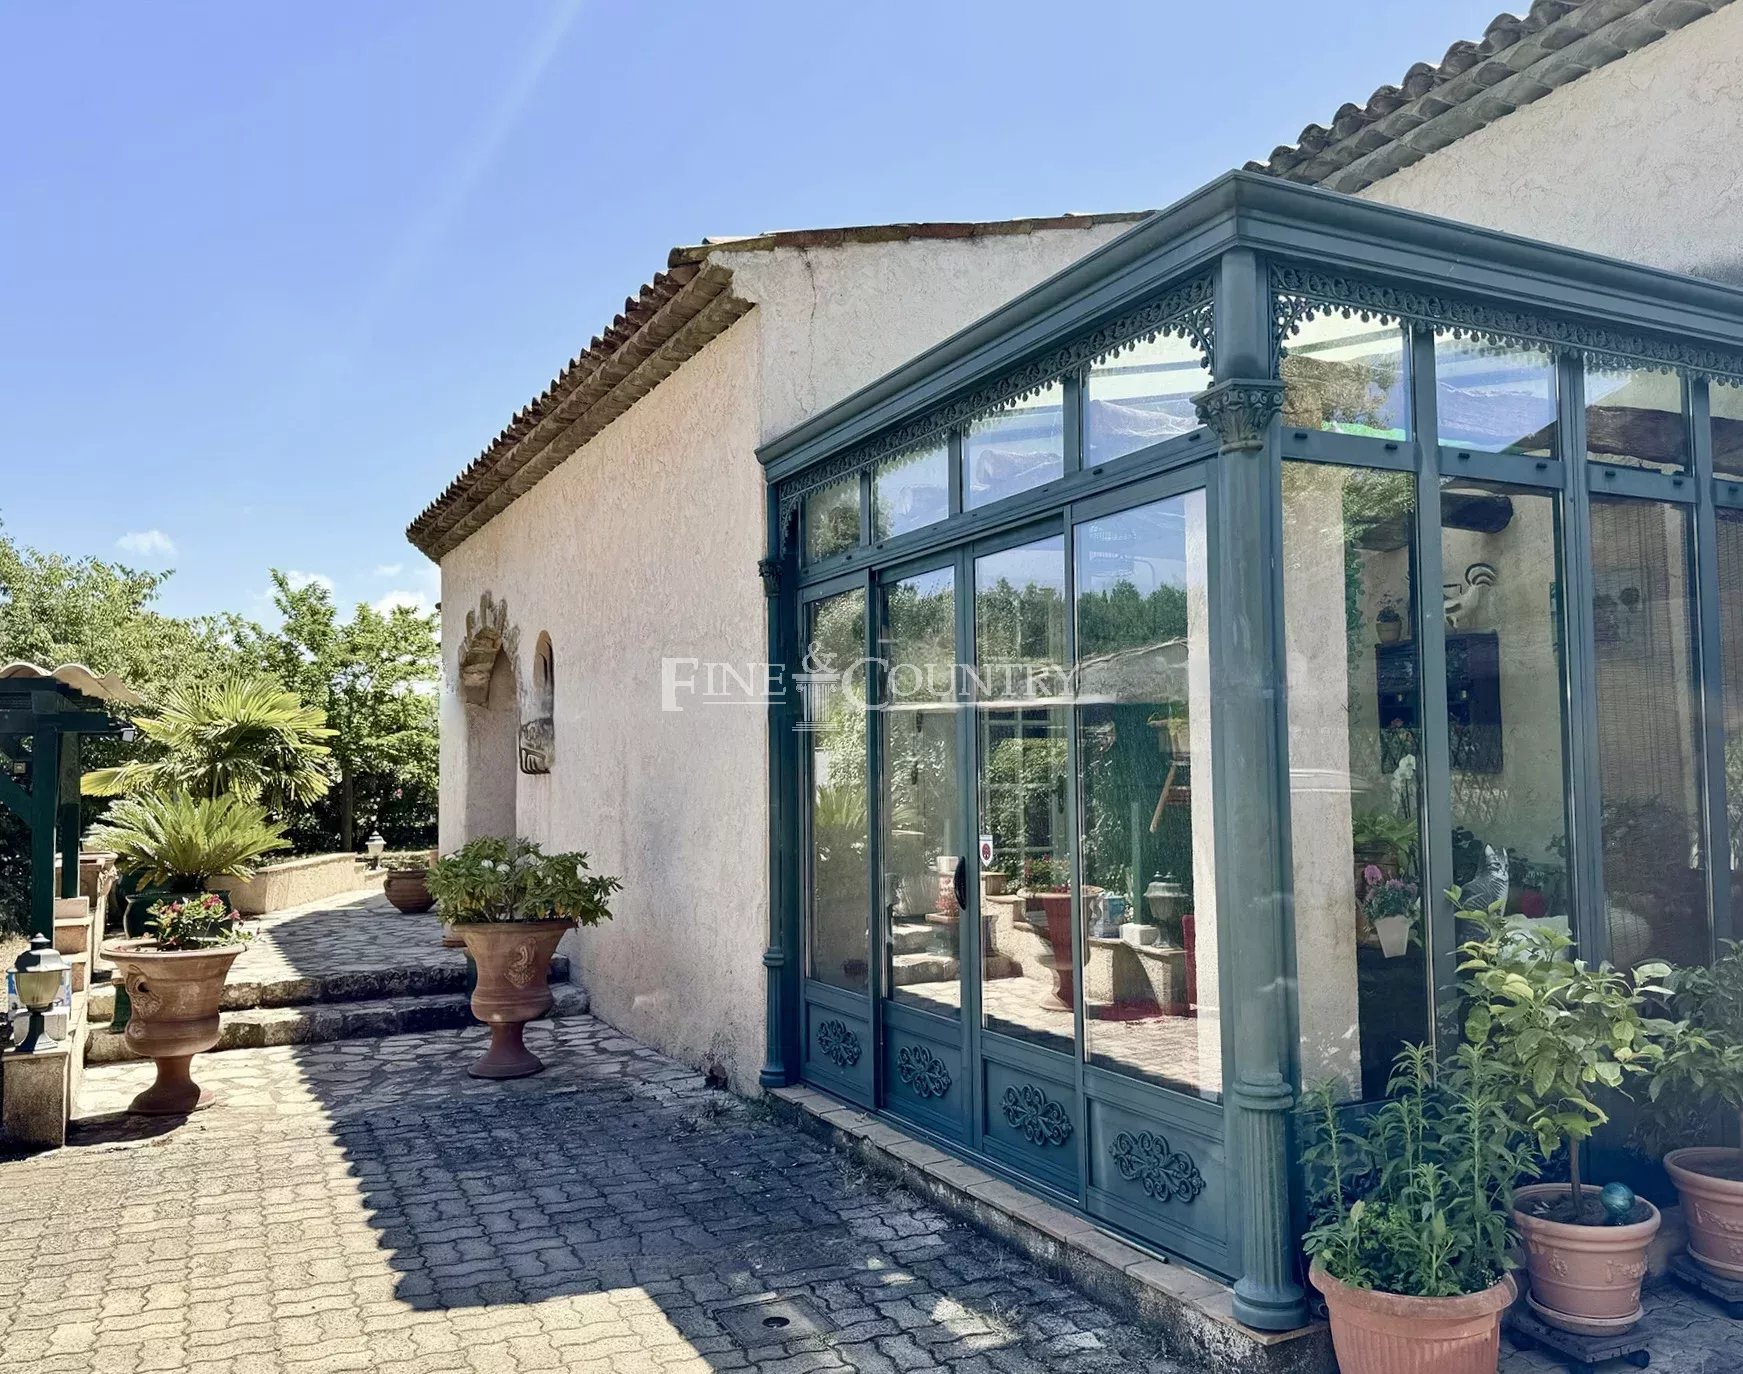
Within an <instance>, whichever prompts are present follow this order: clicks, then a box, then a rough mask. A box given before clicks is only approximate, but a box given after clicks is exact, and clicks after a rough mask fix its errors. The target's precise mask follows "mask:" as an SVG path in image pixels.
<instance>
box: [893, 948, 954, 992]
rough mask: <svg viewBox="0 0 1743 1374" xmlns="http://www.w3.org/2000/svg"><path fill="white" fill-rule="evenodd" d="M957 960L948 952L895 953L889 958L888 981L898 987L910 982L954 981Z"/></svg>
mask: <svg viewBox="0 0 1743 1374" xmlns="http://www.w3.org/2000/svg"><path fill="white" fill-rule="evenodd" d="M958 967H959V966H958V964H957V961H956V960H955V959H954V958H953V957H952V956H950V955H948V954H897V955H894V956H892V957H891V959H890V981H891V982H892V983H894V984H895V985H896V986H897V987H899V988H905V987H907V986H908V985H909V984H910V983H949V982H953V981H955V978H956V974H957V971H958Z"/></svg>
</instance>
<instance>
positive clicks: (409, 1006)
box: [85, 983, 588, 1064]
mask: <svg viewBox="0 0 1743 1374" xmlns="http://www.w3.org/2000/svg"><path fill="white" fill-rule="evenodd" d="M551 996H552V998H553V999H554V1003H555V1004H554V1005H553V1006H552V1008H551V1012H550V1015H551V1017H553V1018H555V1017H561V1016H580V1015H583V1014H585V1013H586V1011H587V1008H588V1002H587V993H586V991H585V990H584V989H583V988H580V987H578V986H576V985H575V984H573V983H559V984H557V985H555V986H553V987H552V989H551ZM477 1024H478V1023H477V1022H476V1021H474V1020H473V1017H472V1006H471V999H469V998H468V997H467V996H466V994H465V993H443V994H440V995H436V996H422V997H382V998H377V999H374V1000H370V1001H361V1002H330V1003H322V1004H316V1005H313V1006H295V1007H252V1008H248V1009H245V1010H242V1011H233V1012H225V1013H224V1015H223V1018H222V1023H221V1029H220V1030H219V1032H218V1043H217V1045H216V1046H214V1047H213V1050H212V1051H209V1052H212V1053H215V1052H217V1051H219V1050H256V1049H262V1048H264V1047H266V1046H268V1045H318V1044H324V1043H326V1042H328V1041H332V1040H362V1039H379V1038H380V1037H383V1036H388V1035H407V1034H411V1033H413V1032H416V1031H433V1030H454V1029H457V1028H459V1027H464V1026H472V1025H477ZM480 1030H482V1027H480ZM136 1058H138V1056H137V1055H135V1054H134V1053H133V1052H132V1051H131V1050H130V1049H128V1048H127V1042H126V1040H125V1038H124V1037H122V1036H120V1035H117V1034H116V1033H115V1032H114V1031H111V1030H109V1029H108V1028H107V1027H106V1026H104V1027H101V1028H98V1029H94V1030H93V1031H92V1032H91V1036H90V1039H89V1040H88V1041H87V1042H86V1047H85V1062H86V1063H87V1064H118V1063H121V1062H123V1061H125V1060H129V1059H136Z"/></svg>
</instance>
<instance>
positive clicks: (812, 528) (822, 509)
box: [802, 473, 859, 563]
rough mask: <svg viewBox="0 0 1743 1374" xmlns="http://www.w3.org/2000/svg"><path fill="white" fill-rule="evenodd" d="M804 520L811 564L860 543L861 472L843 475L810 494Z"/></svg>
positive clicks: (807, 557)
mask: <svg viewBox="0 0 1743 1374" xmlns="http://www.w3.org/2000/svg"><path fill="white" fill-rule="evenodd" d="M802 521H803V524H804V527H805V561H806V562H807V563H814V562H816V561H817V560H818V559H819V558H827V557H828V556H829V555H830V554H832V553H841V552H842V551H843V550H846V549H851V548H852V547H853V546H854V545H855V544H857V543H859V474H857V473H855V474H854V475H853V476H851V477H843V478H840V479H838V480H837V481H834V482H831V483H829V484H828V485H827V486H822V487H819V488H817V490H816V491H814V492H811V493H810V494H809V495H807V496H806V497H805V511H804V515H803V517H802Z"/></svg>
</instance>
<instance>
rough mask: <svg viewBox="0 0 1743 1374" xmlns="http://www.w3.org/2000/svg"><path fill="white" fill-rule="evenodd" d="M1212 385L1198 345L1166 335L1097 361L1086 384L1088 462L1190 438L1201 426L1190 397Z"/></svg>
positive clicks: (1084, 437)
mask: <svg viewBox="0 0 1743 1374" xmlns="http://www.w3.org/2000/svg"><path fill="white" fill-rule="evenodd" d="M1210 381H1211V378H1210V373H1209V372H1207V371H1206V370H1205V366H1204V359H1203V358H1202V357H1201V356H1200V355H1199V351H1198V347H1197V345H1195V344H1192V343H1190V342H1188V341H1187V340H1185V339H1177V338H1174V337H1173V336H1171V335H1167V334H1163V335H1159V336H1158V337H1156V338H1153V339H1140V340H1138V341H1137V342H1135V343H1132V344H1130V345H1128V346H1127V347H1125V348H1121V349H1116V350H1115V351H1114V352H1112V353H1109V354H1106V355H1104V356H1103V357H1100V358H1097V359H1096V360H1095V361H1094V362H1093V363H1091V364H1090V367H1089V375H1088V379H1087V380H1086V382H1085V383H1084V402H1083V460H1084V462H1085V463H1086V464H1095V463H1105V462H1107V461H1108V460H1109V459H1111V458H1120V457H1123V456H1124V455H1126V454H1128V453H1135V452H1136V451H1137V450H1138V449H1141V448H1147V447H1149V445H1151V444H1159V443H1161V442H1162V441H1163V440H1164V439H1173V438H1176V437H1178V436H1179V435H1182V434H1190V433H1191V432H1192V431H1193V430H1195V429H1197V428H1198V426H1199V419H1198V412H1197V411H1196V410H1194V409H1193V405H1192V398H1193V397H1194V396H1196V395H1197V394H1198V393H1199V392H1201V391H1204V390H1207V389H1208V388H1209V386H1210Z"/></svg>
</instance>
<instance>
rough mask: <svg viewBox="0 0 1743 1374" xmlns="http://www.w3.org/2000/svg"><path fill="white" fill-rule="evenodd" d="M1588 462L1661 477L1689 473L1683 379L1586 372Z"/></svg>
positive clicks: (1650, 374) (1626, 372) (1666, 375)
mask: <svg viewBox="0 0 1743 1374" xmlns="http://www.w3.org/2000/svg"><path fill="white" fill-rule="evenodd" d="M1586 456H1587V457H1589V458H1592V459H1594V460H1596V461H1598V462H1604V463H1620V464H1622V465H1623V466H1625V467H1631V468H1651V469H1653V470H1654V471H1657V472H1682V471H1683V470H1684V469H1686V468H1687V467H1688V465H1689V434H1688V424H1687V423H1686V421H1685V420H1684V418H1683V406H1682V378H1681V377H1678V376H1677V375H1676V374H1675V373H1672V372H1635V371H1629V370H1626V369H1619V370H1606V369H1603V368H1596V367H1587V368H1586Z"/></svg>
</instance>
